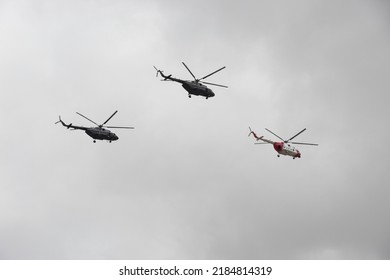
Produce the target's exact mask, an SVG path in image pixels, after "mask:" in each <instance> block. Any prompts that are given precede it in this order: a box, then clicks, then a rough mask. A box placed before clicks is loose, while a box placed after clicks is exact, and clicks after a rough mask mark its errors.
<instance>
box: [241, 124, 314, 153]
mask: <svg viewBox="0 0 390 280" xmlns="http://www.w3.org/2000/svg"><path fill="white" fill-rule="evenodd" d="M265 130H267V131H268V132H271V133H272V134H273V135H275V136H276V137H278V138H279V139H280V140H282V142H274V141H271V140H268V139H265V138H264V136H261V137H258V136H257V135H256V133H255V132H254V131H252V129H251V128H250V127H249V134H248V136H250V135H251V134H252V135H253V136H254V137H255V138H256V140H257V141H258V140H261V141H264V143H255V144H272V145H273V146H274V149H275V150H276V151H277V152H278V157H280V155H285V156H290V157H292V158H293V159H295V158H301V152H300V151H298V150H297V149H296V148H295V147H294V146H292V145H290V144H289V143H292V144H296V145H311V146H318V144H313V143H302V142H290V141H291V140H293V139H294V138H295V137H297V136H298V135H299V134H301V133H302V132H304V131H305V130H306V128H304V129H302V130H301V131H300V132H298V133H297V134H295V135H294V136H293V137H291V138H290V139H288V140H283V139H282V138H281V137H280V136H278V135H276V134H275V133H273V132H272V131H271V130H269V129H267V128H266V129H265Z"/></svg>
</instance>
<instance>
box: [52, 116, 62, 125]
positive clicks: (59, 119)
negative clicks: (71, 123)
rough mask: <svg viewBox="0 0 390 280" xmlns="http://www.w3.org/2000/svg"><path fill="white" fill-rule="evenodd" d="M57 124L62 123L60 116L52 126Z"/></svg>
mask: <svg viewBox="0 0 390 280" xmlns="http://www.w3.org/2000/svg"><path fill="white" fill-rule="evenodd" d="M59 122H62V120H61V116H58V121H56V122H55V123H54V124H57V123H59Z"/></svg>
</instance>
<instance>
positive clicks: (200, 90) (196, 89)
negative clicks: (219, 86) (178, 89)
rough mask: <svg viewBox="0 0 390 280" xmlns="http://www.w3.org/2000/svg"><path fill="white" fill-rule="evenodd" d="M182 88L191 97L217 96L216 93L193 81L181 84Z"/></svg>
mask: <svg viewBox="0 0 390 280" xmlns="http://www.w3.org/2000/svg"><path fill="white" fill-rule="evenodd" d="M181 85H182V87H183V88H184V89H185V90H186V91H187V92H188V94H189V95H190V96H191V95H198V96H199V95H200V96H204V97H206V98H209V97H213V96H215V94H214V92H213V91H212V90H211V89H209V88H208V87H206V86H205V85H203V84H201V83H196V82H193V81H183V82H182V83H181Z"/></svg>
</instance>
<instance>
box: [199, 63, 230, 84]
mask: <svg viewBox="0 0 390 280" xmlns="http://www.w3.org/2000/svg"><path fill="white" fill-rule="evenodd" d="M225 68H226V66H224V67H222V68H219V69H218V70H216V71H214V72H213V73H211V74H208V75H206V76H204V77H203V78H200V79H199V81H200V80H203V79H206V78H207V77H210V76H211V75H214V74H215V73H217V72H219V71H221V70H223V69H225Z"/></svg>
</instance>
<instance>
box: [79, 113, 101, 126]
mask: <svg viewBox="0 0 390 280" xmlns="http://www.w3.org/2000/svg"><path fill="white" fill-rule="evenodd" d="M76 114H79V115H80V116H82V117H83V118H85V119H87V120H89V121H90V122H91V123H94V124H96V125H97V126H99V125H98V124H97V123H95V122H94V121H93V120H90V119H88V118H87V117H86V116H84V115H82V114H80V113H79V112H76Z"/></svg>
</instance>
